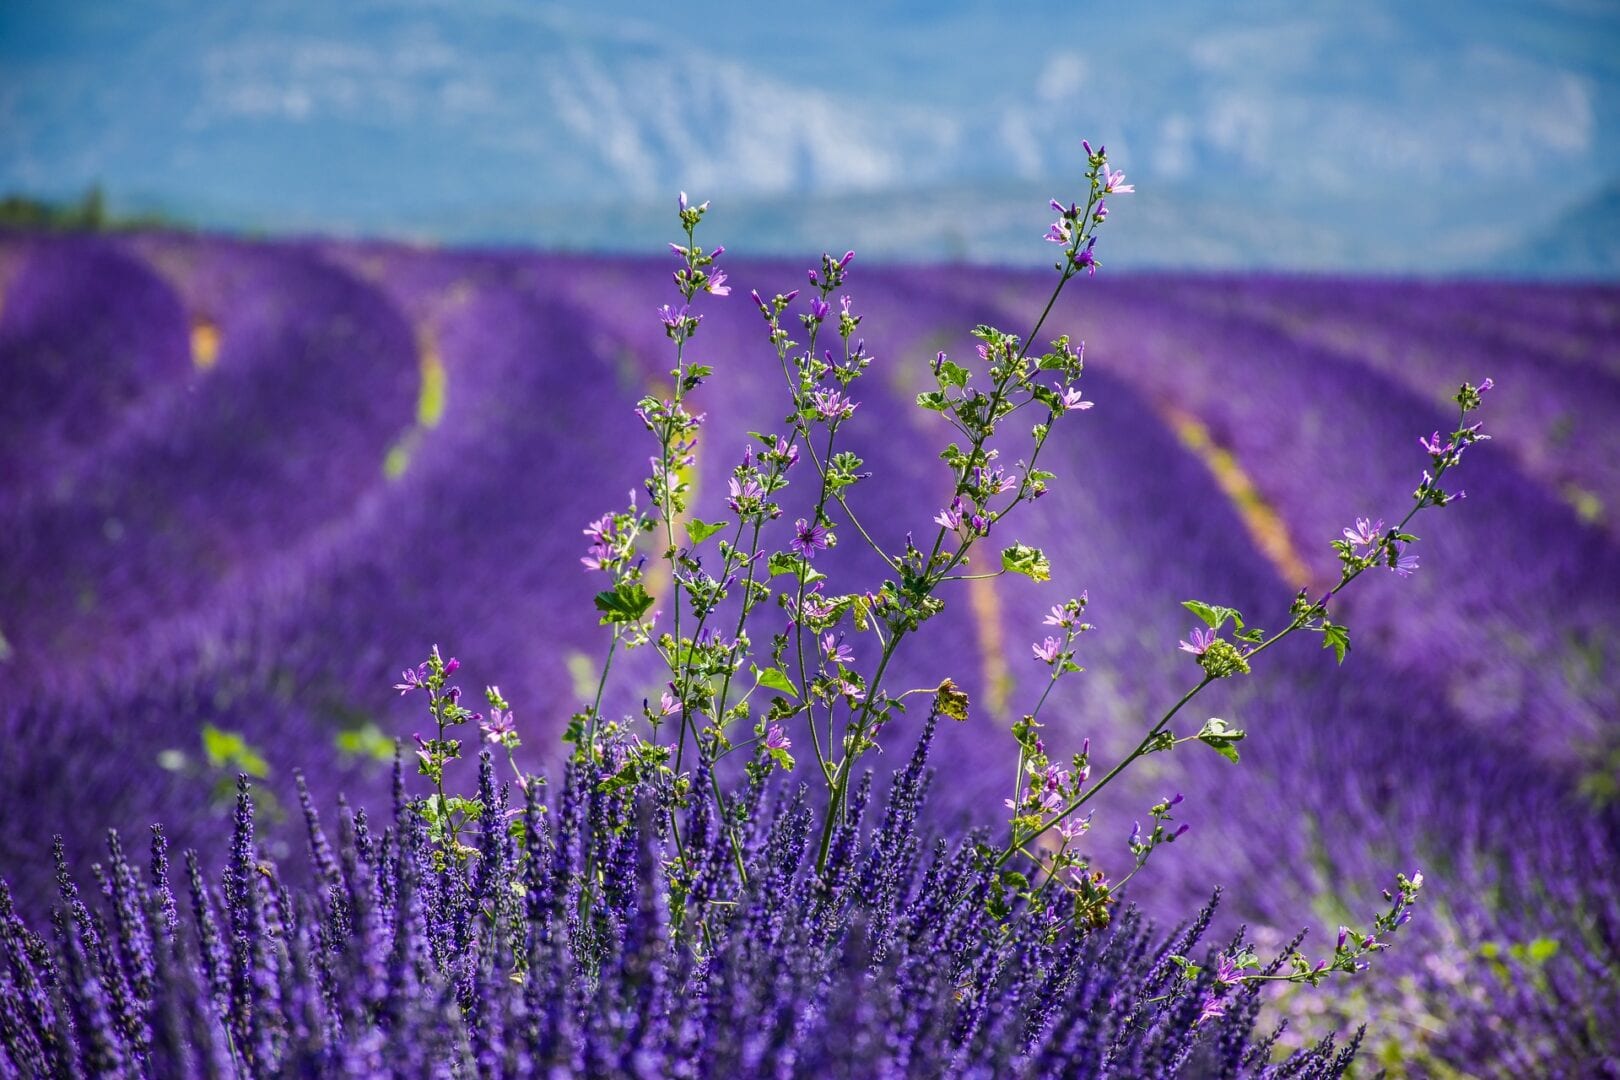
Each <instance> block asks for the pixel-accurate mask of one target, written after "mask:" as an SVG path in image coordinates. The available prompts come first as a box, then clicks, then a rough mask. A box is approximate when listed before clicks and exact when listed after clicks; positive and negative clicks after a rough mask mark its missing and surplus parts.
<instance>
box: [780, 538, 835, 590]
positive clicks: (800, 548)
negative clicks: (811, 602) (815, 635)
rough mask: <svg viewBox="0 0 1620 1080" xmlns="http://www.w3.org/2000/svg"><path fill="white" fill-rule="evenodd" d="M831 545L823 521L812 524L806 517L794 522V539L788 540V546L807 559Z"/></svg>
mask: <svg viewBox="0 0 1620 1080" xmlns="http://www.w3.org/2000/svg"><path fill="white" fill-rule="evenodd" d="M831 546H832V545H831V543H830V542H829V541H828V540H827V529H826V527H825V526H823V525H822V524H821V523H819V522H817V523H816V524H814V525H812V524H810V523H809V522H808V521H806V520H805V519H804V518H800V519H799V520H797V521H795V522H794V523H793V539H792V540H790V541H788V547H790V548H792V549H793V550H794V551H796V552H798V553H799V554H800V555H802V556H804V557H805V558H806V559H813V558H815V557H816V552H818V551H825V550H827V548H829V547H831ZM806 599H809V598H808V597H806Z"/></svg>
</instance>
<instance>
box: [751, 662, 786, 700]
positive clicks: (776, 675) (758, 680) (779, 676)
mask: <svg viewBox="0 0 1620 1080" xmlns="http://www.w3.org/2000/svg"><path fill="white" fill-rule="evenodd" d="M748 666H749V669H750V670H751V671H753V673H754V682H755V684H756V685H758V686H768V687H770V688H771V689H772V690H780V691H782V693H784V694H789V695H791V696H793V697H795V698H797V697H798V696H799V688H798V687H796V686H794V685H793V680H792V679H789V678H788V677H787V676H786V675H784V674H783V673H782V670H781V669H780V668H773V667H768V668H762V667H760V666H759V665H758V664H750V665H748Z"/></svg>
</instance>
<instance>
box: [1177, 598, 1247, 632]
mask: <svg viewBox="0 0 1620 1080" xmlns="http://www.w3.org/2000/svg"><path fill="white" fill-rule="evenodd" d="M1181 606H1182V607H1184V608H1186V609H1187V610H1188V611H1190V612H1192V613H1193V614H1194V615H1196V616H1198V617H1199V618H1200V619H1203V620H1204V622H1205V623H1207V624H1209V627H1210V629H1212V630H1219V629H1220V628H1221V627H1222V626H1224V625H1225V624H1226V620H1227V619H1231V620H1232V625H1233V626H1235V627H1237V628H1238V629H1239V630H1242V629H1243V616H1242V614H1241V613H1239V611H1238V609H1237V608H1229V607H1222V606H1221V605H1219V604H1206V603H1204V602H1203V601H1202V600H1183V601H1182V602H1181Z"/></svg>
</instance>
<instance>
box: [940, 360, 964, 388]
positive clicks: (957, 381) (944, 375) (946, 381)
mask: <svg viewBox="0 0 1620 1080" xmlns="http://www.w3.org/2000/svg"><path fill="white" fill-rule="evenodd" d="M938 378H939V385H940V386H942V387H945V386H955V387H958V388H960V387H963V386H966V385H967V381H968V369H967V368H965V367H962V366H961V365H960V364H953V363H951V362H950V361H949V360H942V361H941V362H940V365H939V376H938Z"/></svg>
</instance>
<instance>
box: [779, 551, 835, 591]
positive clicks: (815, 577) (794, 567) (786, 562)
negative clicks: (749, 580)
mask: <svg viewBox="0 0 1620 1080" xmlns="http://www.w3.org/2000/svg"><path fill="white" fill-rule="evenodd" d="M765 565H766V567H767V569H769V570H770V572H771V577H776V576H777V575H779V574H792V575H793V576H794V577H802V578H803V579H804V583H805V584H806V585H814V584H815V583H816V582H818V581H820V580H822V579H823V578H825V577H826V576H827V575H826V574H823V573H822V572H821V571H819V570H817V569H816V568H815V567H813V566H811V565H810V564H809V563H808V562H806V561H805V560H804V559H802V558H800V557H799V556H798V555H795V554H793V552H791V551H778V552H776V553H774V554H772V555H771V557H770V558H769V559H768V560H766V563H765Z"/></svg>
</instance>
